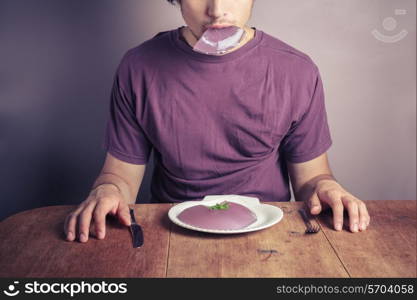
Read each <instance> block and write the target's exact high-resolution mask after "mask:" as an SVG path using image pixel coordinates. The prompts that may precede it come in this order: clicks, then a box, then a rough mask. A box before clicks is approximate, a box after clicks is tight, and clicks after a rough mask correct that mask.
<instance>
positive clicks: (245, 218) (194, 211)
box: [177, 201, 257, 230]
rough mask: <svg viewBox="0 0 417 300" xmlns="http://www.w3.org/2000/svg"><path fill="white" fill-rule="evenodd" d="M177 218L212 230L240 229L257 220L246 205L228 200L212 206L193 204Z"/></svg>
mask: <svg viewBox="0 0 417 300" xmlns="http://www.w3.org/2000/svg"><path fill="white" fill-rule="evenodd" d="M177 218H178V219H179V220H180V221H181V222H183V223H185V224H188V225H191V226H194V227H198V228H202V229H213V230H237V229H242V228H245V227H247V226H249V225H250V224H252V223H254V222H255V221H256V220H257V218H256V215H255V213H253V212H252V211H251V210H250V209H249V208H247V207H246V206H243V205H241V204H239V203H235V202H228V201H223V202H221V203H218V204H216V205H213V206H206V205H195V206H192V207H189V208H186V209H184V210H183V211H182V212H181V213H180V214H179V215H178V216H177Z"/></svg>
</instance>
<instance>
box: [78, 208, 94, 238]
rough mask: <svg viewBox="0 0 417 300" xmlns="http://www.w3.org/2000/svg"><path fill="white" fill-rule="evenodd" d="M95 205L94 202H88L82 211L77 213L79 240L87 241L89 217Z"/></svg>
mask: <svg viewBox="0 0 417 300" xmlns="http://www.w3.org/2000/svg"><path fill="white" fill-rule="evenodd" d="M95 207H96V202H95V201H91V202H89V203H88V204H87V205H86V207H85V208H84V209H83V211H82V212H81V213H80V214H79V215H78V230H79V239H80V242H82V243H85V242H87V241H88V236H89V232H90V223H91V217H92V214H93V211H94V208H95Z"/></svg>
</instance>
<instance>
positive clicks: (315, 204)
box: [307, 193, 322, 215]
mask: <svg viewBox="0 0 417 300" xmlns="http://www.w3.org/2000/svg"><path fill="white" fill-rule="evenodd" d="M307 204H308V207H309V209H310V213H311V214H312V215H318V214H319V213H320V212H321V209H322V207H321V204H320V199H319V197H318V196H317V194H316V193H313V195H312V196H311V197H310V199H309V200H308V201H307Z"/></svg>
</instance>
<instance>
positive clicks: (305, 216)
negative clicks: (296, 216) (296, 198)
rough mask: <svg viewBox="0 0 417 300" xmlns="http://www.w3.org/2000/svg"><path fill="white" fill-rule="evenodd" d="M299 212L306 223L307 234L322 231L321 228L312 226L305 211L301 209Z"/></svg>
mask: <svg viewBox="0 0 417 300" xmlns="http://www.w3.org/2000/svg"><path fill="white" fill-rule="evenodd" d="M299 212H300V214H301V216H302V217H303V220H304V223H305V224H306V226H307V229H306V231H305V233H306V234H312V233H317V232H319V231H320V226H318V225H313V224H311V222H310V219H309V218H308V216H307V214H306V212H305V210H304V209H300V210H299Z"/></svg>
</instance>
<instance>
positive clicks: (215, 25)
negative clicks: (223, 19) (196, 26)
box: [204, 24, 233, 29]
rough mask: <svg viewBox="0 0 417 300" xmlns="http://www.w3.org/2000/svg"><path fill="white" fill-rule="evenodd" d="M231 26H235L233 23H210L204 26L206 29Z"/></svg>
mask: <svg viewBox="0 0 417 300" xmlns="http://www.w3.org/2000/svg"><path fill="white" fill-rule="evenodd" d="M230 26H233V25H232V24H210V25H205V26H204V28H205V29H221V28H226V27H230Z"/></svg>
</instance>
